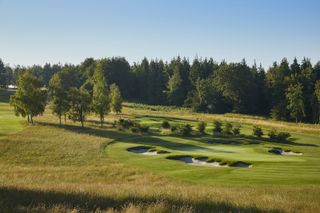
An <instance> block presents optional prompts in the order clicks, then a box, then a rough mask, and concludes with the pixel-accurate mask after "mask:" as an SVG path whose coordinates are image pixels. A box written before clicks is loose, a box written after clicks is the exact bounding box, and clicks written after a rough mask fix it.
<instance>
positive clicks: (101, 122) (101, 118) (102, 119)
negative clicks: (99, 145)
mask: <svg viewBox="0 0 320 213" xmlns="http://www.w3.org/2000/svg"><path fill="white" fill-rule="evenodd" d="M103 121H104V117H103V115H100V126H101V127H103Z"/></svg>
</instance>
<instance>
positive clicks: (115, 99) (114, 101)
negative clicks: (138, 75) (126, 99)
mask: <svg viewBox="0 0 320 213" xmlns="http://www.w3.org/2000/svg"><path fill="white" fill-rule="evenodd" d="M110 96H111V110H112V111H113V112H115V113H121V110H122V97H121V93H120V90H119V87H118V86H117V85H116V84H111V86H110Z"/></svg>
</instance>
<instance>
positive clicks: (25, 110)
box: [10, 70, 47, 124]
mask: <svg viewBox="0 0 320 213" xmlns="http://www.w3.org/2000/svg"><path fill="white" fill-rule="evenodd" d="M46 100H47V91H46V90H45V89H42V88H41V82H40V81H39V80H38V79H37V78H36V77H34V76H33V75H32V74H31V72H30V71H29V70H28V71H25V72H23V73H21V74H20V76H19V80H18V90H17V91H16V93H15V94H14V95H13V96H11V97H10V104H11V105H12V106H13V107H14V111H15V114H16V115H17V116H20V115H21V116H22V117H26V116H27V117H28V122H31V123H32V124H33V117H34V116H37V115H40V114H42V113H43V112H44V110H45V106H46Z"/></svg>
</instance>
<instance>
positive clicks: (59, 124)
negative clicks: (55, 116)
mask: <svg viewBox="0 0 320 213" xmlns="http://www.w3.org/2000/svg"><path fill="white" fill-rule="evenodd" d="M59 126H61V115H59Z"/></svg>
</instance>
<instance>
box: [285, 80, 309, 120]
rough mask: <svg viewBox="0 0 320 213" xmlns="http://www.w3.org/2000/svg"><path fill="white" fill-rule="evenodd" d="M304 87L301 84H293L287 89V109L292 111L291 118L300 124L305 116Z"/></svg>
mask: <svg viewBox="0 0 320 213" xmlns="http://www.w3.org/2000/svg"><path fill="white" fill-rule="evenodd" d="M302 91H303V87H302V85H301V84H300V83H297V84H292V85H290V86H289V88H288V89H287V93H286V99H287V102H288V104H287V109H288V110H289V111H290V116H291V117H292V118H293V119H295V120H296V122H298V121H299V120H301V119H302V118H303V117H304V116H305V112H304V102H303V94H302Z"/></svg>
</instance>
